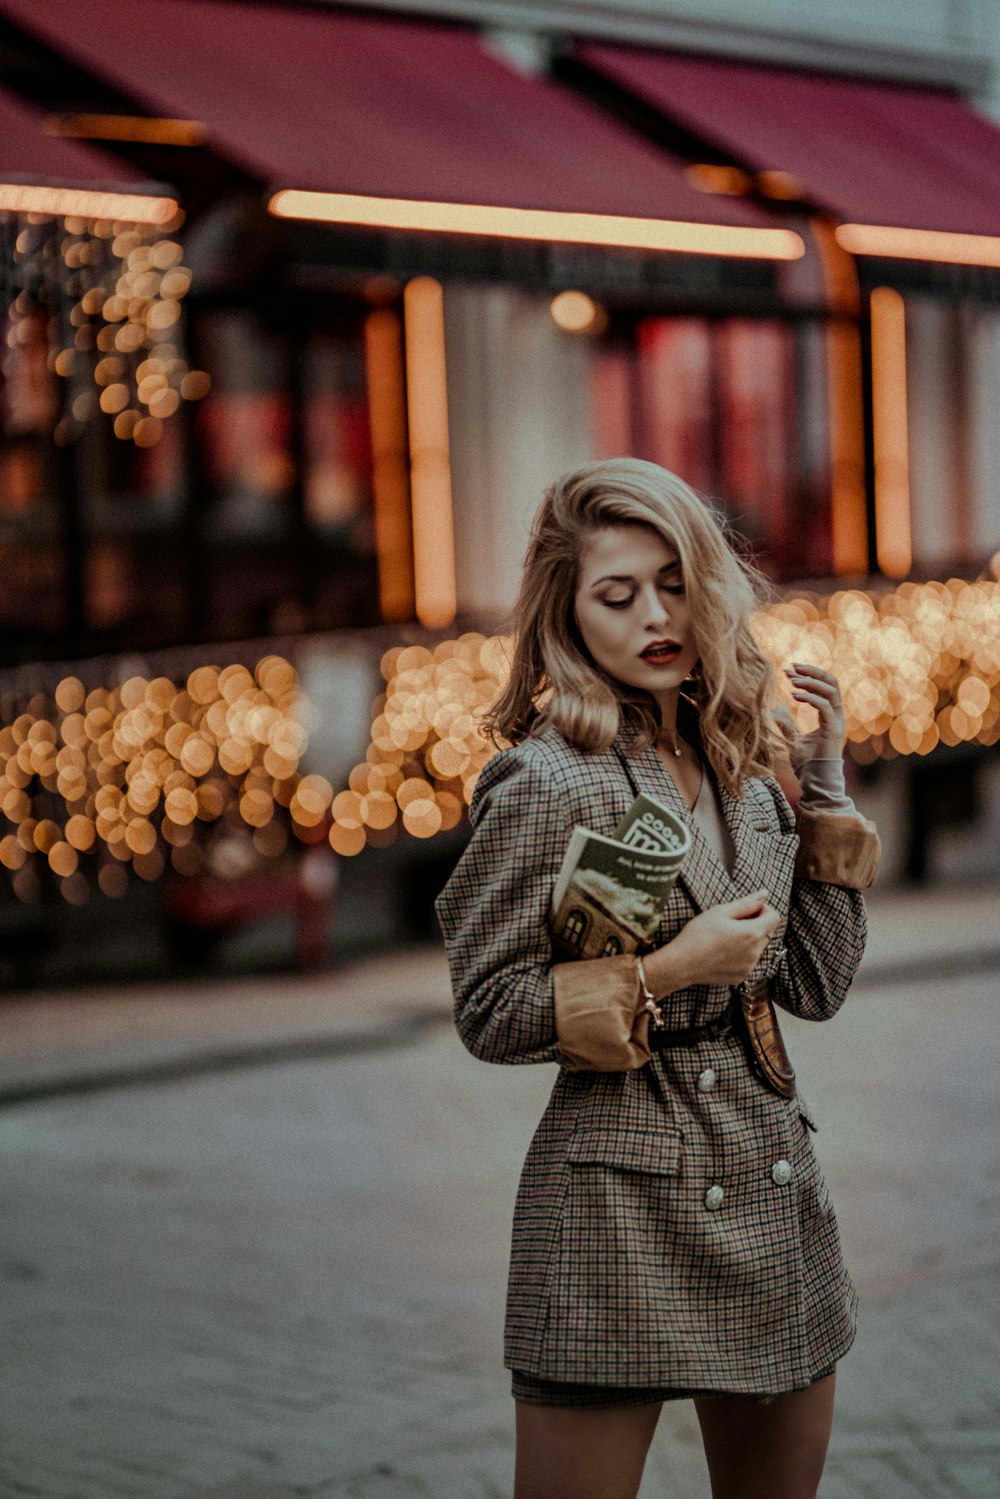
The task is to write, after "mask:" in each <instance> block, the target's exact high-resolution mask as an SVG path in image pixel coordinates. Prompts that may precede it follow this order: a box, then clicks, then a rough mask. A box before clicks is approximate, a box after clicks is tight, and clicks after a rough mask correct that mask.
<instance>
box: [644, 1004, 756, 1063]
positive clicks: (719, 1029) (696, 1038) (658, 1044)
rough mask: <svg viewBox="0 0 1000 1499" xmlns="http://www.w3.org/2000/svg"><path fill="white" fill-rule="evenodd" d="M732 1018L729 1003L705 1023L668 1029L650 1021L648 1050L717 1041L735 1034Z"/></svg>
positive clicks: (733, 1015) (731, 1009) (732, 1013)
mask: <svg viewBox="0 0 1000 1499" xmlns="http://www.w3.org/2000/svg"><path fill="white" fill-rule="evenodd" d="M734 1018H735V1013H734V1010H733V1006H732V1005H731V1004H730V1005H729V1007H728V1008H727V1009H726V1010H724V1011H723V1013H722V1014H721V1015H717V1016H716V1018H715V1019H714V1020H710V1021H709V1022H708V1024H707V1025H689V1026H687V1027H686V1028H685V1029H684V1030H678V1031H669V1030H664V1029H657V1027H656V1026H655V1025H653V1024H652V1023H650V1027H649V1035H648V1037H647V1040H648V1042H649V1049H650V1051H663V1050H664V1048H665V1047H668V1046H698V1045H699V1044H700V1043H701V1042H702V1041H718V1040H720V1039H721V1038H722V1037H723V1036H732V1035H735V1034H736V1026H735V1025H734V1023H733V1022H734Z"/></svg>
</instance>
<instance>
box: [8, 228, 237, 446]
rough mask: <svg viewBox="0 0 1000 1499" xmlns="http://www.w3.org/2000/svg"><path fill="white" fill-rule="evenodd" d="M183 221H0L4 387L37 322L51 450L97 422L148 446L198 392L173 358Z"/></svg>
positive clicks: (200, 375) (180, 353)
mask: <svg viewBox="0 0 1000 1499" xmlns="http://www.w3.org/2000/svg"><path fill="white" fill-rule="evenodd" d="M182 222H183V214H182V213H181V212H180V211H178V212H177V213H176V214H175V215H174V217H173V218H172V219H170V220H168V221H167V222H166V223H164V224H156V223H137V222H134V221H132V220H125V219H117V220H116V219H103V218H85V217H82V216H77V215H73V214H62V215H60V214H55V213H35V212H23V211H5V212H0V312H2V311H4V310H5V311H6V345H7V348H6V357H5V360H4V363H3V373H4V377H5V382H6V383H7V384H8V385H13V384H16V382H17V380H18V376H19V373H20V370H21V365H20V360H21V357H22V355H23V353H24V351H25V350H26V349H27V348H28V347H29V346H31V345H32V344H33V343H34V342H35V341H37V339H38V336H39V323H40V320H41V322H42V323H43V324H44V332H43V338H44V340H45V343H46V345H47V351H48V353H47V357H48V362H49V366H50V368H51V369H52V370H53V371H54V372H55V374H56V375H57V376H58V377H59V379H60V381H61V382H62V385H63V392H64V399H63V402H62V413H61V415H60V416H59V418H58V420H57V422H56V425H55V439H56V441H57V443H60V444H62V445H65V444H67V443H71V442H73V441H74V440H75V439H76V438H77V437H78V436H79V434H80V431H81V430H82V428H83V426H84V425H85V424H86V423H87V422H88V421H90V420H92V419H93V418H95V417H96V416H97V415H98V413H103V414H104V416H105V417H106V418H107V419H108V420H109V421H110V422H112V423H113V426H114V432H115V436H116V437H118V438H120V439H121V440H122V441H125V442H132V443H134V444H135V445H136V446H137V447H140V448H148V447H153V446H154V445H155V444H156V443H157V442H159V440H160V438H161V436H162V434H163V424H164V422H166V421H168V420H169V419H170V417H171V416H173V415H174V414H175V413H176V412H177V411H178V410H179V408H180V406H181V403H182V402H183V401H196V400H200V399H201V398H202V397H203V396H204V395H206V394H207V392H208V390H209V388H210V384H211V382H210V379H209V377H208V375H207V374H206V373H205V372H204V371H202V370H192V369H191V368H190V367H189V365H188V363H187V360H186V359H185V357H184V350H183V338H182V325H183V301H184V298H185V296H186V295H187V293H188V291H189V289H190V286H191V272H190V270H189V269H188V268H187V267H186V266H185V265H184V251H183V248H182V246H181V244H180V241H179V240H178V239H177V238H176V234H177V232H178V230H179V229H180V227H181V224H182ZM16 399H17V396H16V393H15V395H14V402H16ZM7 404H8V408H9V407H10V406H11V405H12V399H11V396H8V402H7Z"/></svg>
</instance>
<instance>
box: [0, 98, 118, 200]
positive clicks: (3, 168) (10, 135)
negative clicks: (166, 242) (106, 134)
mask: <svg viewBox="0 0 1000 1499" xmlns="http://www.w3.org/2000/svg"><path fill="white" fill-rule="evenodd" d="M44 123H45V121H44V116H43V115H42V114H41V113H40V112H39V111H38V110H36V109H32V108H31V107H30V106H29V105H27V104H22V103H21V101H20V100H19V99H17V98H16V97H15V96H14V95H13V94H11V93H8V92H7V90H6V89H0V180H2V181H4V182H44V183H72V184H73V185H74V186H77V185H88V186H89V185H90V184H93V185H95V186H96V185H98V184H100V185H105V184H108V183H115V184H116V185H122V184H125V183H134V182H139V181H141V178H140V175H139V173H138V172H137V171H136V170H135V168H134V167H131V166H129V165H128V163H127V162H124V161H122V160H121V159H120V158H119V157H117V156H112V155H110V153H107V152H104V151H100V150H96V149H94V148H92V147H90V146H82V145H80V143H79V142H78V141H72V140H61V139H60V138H59V137H58V136H53V135H46V134H45V132H44V128H43V127H44Z"/></svg>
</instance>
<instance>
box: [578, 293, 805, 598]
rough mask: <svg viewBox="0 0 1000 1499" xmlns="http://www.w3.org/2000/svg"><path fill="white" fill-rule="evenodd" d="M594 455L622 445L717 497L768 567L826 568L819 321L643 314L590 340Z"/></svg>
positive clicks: (788, 572) (787, 570) (788, 571)
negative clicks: (597, 341)
mask: <svg viewBox="0 0 1000 1499" xmlns="http://www.w3.org/2000/svg"><path fill="white" fill-rule="evenodd" d="M590 404H591V413H592V418H591V419H592V432H593V439H594V446H595V451H596V453H597V455H598V456H599V457H611V456H614V455H615V454H621V453H627V452H633V453H637V454H638V455H639V456H641V457H643V458H648V459H650V460H652V461H653V462H654V463H659V464H662V465H663V467H664V468H668V469H670V470H672V471H673V472H674V473H677V474H679V475H680V476H681V477H682V478H684V479H685V480H686V481H687V482H688V483H689V484H691V485H692V487H693V488H694V489H696V490H697V491H698V492H699V493H700V494H703V495H705V496H706V497H708V498H711V499H714V500H717V501H720V502H721V503H722V505H723V506H724V508H725V510H726V512H727V513H728V515H729V517H730V518H731V520H732V521H733V524H734V525H735V526H736V528H737V529H738V530H739V531H740V532H741V533H742V534H743V535H744V536H745V537H746V538H747V539H748V541H749V542H750V543H751V545H752V548H753V552H754V555H755V558H756V560H757V561H758V562H759V564H760V565H761V566H762V567H764V568H765V570H766V571H768V572H769V573H770V574H771V575H772V576H774V577H776V578H793V577H802V576H804V575H806V574H809V573H813V574H822V573H825V572H828V571H829V568H830V513H829V472H828V471H829V459H828V453H827V412H826V394H825V366H824V345H823V329H822V325H821V324H820V323H819V322H813V323H808V322H801V323H791V322H785V321H781V320H778V319H775V318H770V319H763V318H762V319H752V318H718V319H708V318H696V317H655V318H644V319H641V320H640V321H638V322H637V323H636V324H635V325H634V328H633V329H632V330H631V331H630V332H629V333H628V335H627V336H625V337H622V336H620V335H618V336H616V337H613V338H612V339H611V340H609V341H607V342H605V343H604V344H602V345H598V346H597V347H596V348H595V352H594V357H593V359H592V361H591V402H590Z"/></svg>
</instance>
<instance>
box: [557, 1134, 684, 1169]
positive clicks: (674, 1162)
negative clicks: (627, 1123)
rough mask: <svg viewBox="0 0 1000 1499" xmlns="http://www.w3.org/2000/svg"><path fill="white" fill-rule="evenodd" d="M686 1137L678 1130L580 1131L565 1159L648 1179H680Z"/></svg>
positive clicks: (578, 1163) (580, 1164) (570, 1144)
mask: <svg viewBox="0 0 1000 1499" xmlns="http://www.w3.org/2000/svg"><path fill="white" fill-rule="evenodd" d="M683 1141H684V1136H683V1135H682V1134H681V1131H680V1130H679V1129H668V1128H664V1129H662V1130H661V1129H656V1130H651V1129H638V1130H627V1131H626V1130H623V1131H622V1132H621V1133H620V1134H619V1133H617V1132H616V1133H614V1134H608V1133H606V1132H605V1131H604V1130H599V1129H581V1130H577V1132H576V1134H575V1135H574V1136H573V1138H572V1139H571V1140H570V1142H569V1149H568V1150H567V1152H566V1159H567V1160H568V1161H570V1162H572V1164H573V1165H574V1166H611V1167H613V1168H614V1169H615V1170H617V1171H641V1172H644V1173H646V1174H647V1175H649V1176H677V1175H678V1173H679V1172H680V1169H681V1146H682V1144H683Z"/></svg>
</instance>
